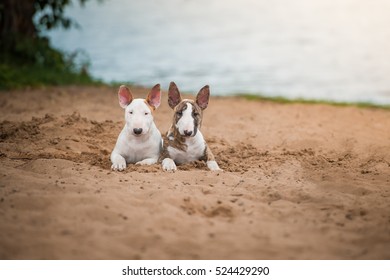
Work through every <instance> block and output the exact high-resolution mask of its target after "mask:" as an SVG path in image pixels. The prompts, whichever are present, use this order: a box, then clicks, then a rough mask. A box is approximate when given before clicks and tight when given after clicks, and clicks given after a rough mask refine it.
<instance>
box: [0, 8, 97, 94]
mask: <svg viewBox="0 0 390 280" xmlns="http://www.w3.org/2000/svg"><path fill="white" fill-rule="evenodd" d="M87 1H88V0H77V1H76V2H79V3H80V4H82V5H84V4H85V2H87ZM70 4H72V1H71V0H0V88H10V87H15V86H18V85H20V86H25V85H35V84H46V83H48V84H62V83H69V82H70V83H72V81H74V82H76V83H79V82H82V81H91V78H90V77H89V76H88V74H87V72H86V69H85V67H84V68H83V67H82V68H81V69H80V68H77V67H75V63H74V62H73V61H71V60H70V59H69V57H72V56H66V55H65V54H63V53H62V52H60V51H58V50H56V49H54V48H52V47H51V46H50V42H49V40H48V38H47V37H45V36H44V35H43V34H44V31H47V30H50V29H53V28H57V27H63V28H70V27H72V26H77V23H75V22H74V21H73V20H72V19H71V18H68V17H66V16H65V14H64V9H65V8H66V7H67V6H69V5H70ZM77 71H78V72H77ZM64 77H65V80H63V79H64ZM61 79H62V80H61Z"/></svg>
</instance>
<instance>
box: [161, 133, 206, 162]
mask: <svg viewBox="0 0 390 280" xmlns="http://www.w3.org/2000/svg"><path fill="white" fill-rule="evenodd" d="M186 145H187V149H186V150H185V151H182V150H178V149H176V148H174V147H171V146H169V147H168V153H169V156H170V158H171V159H173V160H174V161H175V163H176V164H183V163H188V162H192V161H196V160H198V159H200V158H201V157H202V156H203V155H204V153H205V149H206V143H205V141H204V138H203V135H202V133H201V132H200V131H198V133H197V134H196V135H195V136H194V137H190V138H188V139H187V141H186Z"/></svg>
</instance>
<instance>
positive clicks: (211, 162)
mask: <svg viewBox="0 0 390 280" xmlns="http://www.w3.org/2000/svg"><path fill="white" fill-rule="evenodd" d="M207 167H208V168H209V169H210V170H211V171H222V169H221V168H219V166H218V163H217V162H216V161H215V160H209V161H208V162H207Z"/></svg>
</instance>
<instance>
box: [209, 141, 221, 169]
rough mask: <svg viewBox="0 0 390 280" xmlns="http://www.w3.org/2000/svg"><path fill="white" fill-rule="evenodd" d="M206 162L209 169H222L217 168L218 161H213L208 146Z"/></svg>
mask: <svg viewBox="0 0 390 280" xmlns="http://www.w3.org/2000/svg"><path fill="white" fill-rule="evenodd" d="M206 164H207V167H208V168H209V169H210V170H211V171H222V169H221V168H219V166H218V163H217V162H216V161H215V158H214V155H213V153H212V152H211V150H210V148H209V147H208V146H207V148H206Z"/></svg>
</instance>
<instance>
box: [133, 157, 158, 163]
mask: <svg viewBox="0 0 390 280" xmlns="http://www.w3.org/2000/svg"><path fill="white" fill-rule="evenodd" d="M157 160H158V158H157V157H155V158H146V159H144V160H141V161H138V162H136V163H135V164H138V165H152V164H155V163H156V162H157Z"/></svg>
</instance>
